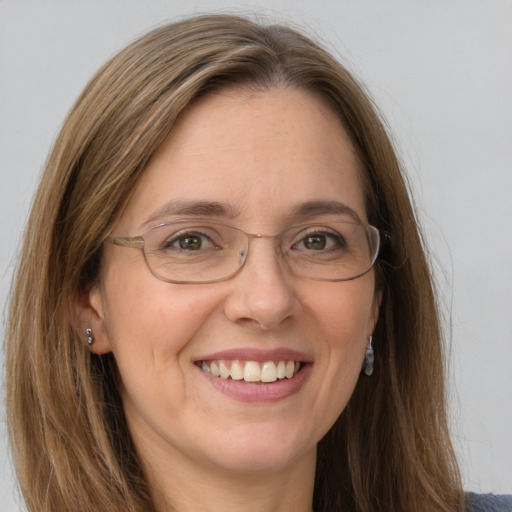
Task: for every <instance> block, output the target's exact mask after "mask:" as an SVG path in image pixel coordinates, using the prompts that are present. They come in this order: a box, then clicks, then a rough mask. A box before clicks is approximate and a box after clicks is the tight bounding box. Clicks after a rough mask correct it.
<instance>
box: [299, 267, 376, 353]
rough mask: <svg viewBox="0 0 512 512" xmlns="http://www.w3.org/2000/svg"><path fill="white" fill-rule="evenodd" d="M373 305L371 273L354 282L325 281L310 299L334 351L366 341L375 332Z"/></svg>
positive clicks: (309, 304)
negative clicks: (373, 326)
mask: <svg viewBox="0 0 512 512" xmlns="http://www.w3.org/2000/svg"><path fill="white" fill-rule="evenodd" d="M365 277H367V278H366V279H364V278H365ZM373 305H374V284H373V278H372V276H371V275H369V276H363V277H362V278H360V279H356V280H354V281H345V282H340V283H325V285H324V286H322V287H321V288H319V289H318V292H317V293H316V294H315V295H314V297H311V298H310V299H309V300H308V301H307V307H308V309H309V311H310V312H311V313H310V314H311V317H312V318H314V319H316V323H317V325H318V327H319V329H320V330H321V332H322V333H323V335H324V337H325V341H326V342H327V343H328V344H329V346H331V347H332V349H333V350H341V349H344V348H348V346H350V345H351V344H353V343H360V342H361V341H365V340H366V338H367V336H369V334H370V333H371V331H372V324H373V311H374V306H373Z"/></svg>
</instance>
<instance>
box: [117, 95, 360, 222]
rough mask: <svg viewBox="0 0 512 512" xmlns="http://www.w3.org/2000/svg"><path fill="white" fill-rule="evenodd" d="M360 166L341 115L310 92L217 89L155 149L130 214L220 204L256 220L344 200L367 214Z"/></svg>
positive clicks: (130, 217)
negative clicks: (179, 204) (175, 205)
mask: <svg viewBox="0 0 512 512" xmlns="http://www.w3.org/2000/svg"><path fill="white" fill-rule="evenodd" d="M360 172H361V171H360V165H359V161H358V159H357V156H356V154H355V151H354V148H353V145H352V143H351V141H350V139H349V137H348V135H347V134H346V132H345V130H344V128H343V125H342V123H341V121H340V120H339V118H337V117H336V115H335V114H334V113H333V112H332V111H331V110H330V109H328V108H327V107H326V105H325V104H324V103H323V102H322V101H321V100H319V99H318V98H316V97H315V96H313V95H311V94H310V93H307V92H304V91H301V90H293V89H289V88H277V89H273V90H269V91H264V92H254V91H249V90H243V89H238V90H229V91H223V92H220V93H215V94H213V93H212V94H209V95H207V96H205V97H203V98H201V99H199V100H198V101H196V102H195V103H194V104H192V105H191V106H190V107H189V108H188V109H187V111H185V112H184V113H183V114H182V116H181V117H180V119H179V120H178V122H177V123H176V125H175V126H174V128H173V130H172V132H171V133H170V135H169V136H168V137H167V139H166V140H165V141H164V143H163V144H162V145H161V147H160V148H159V149H158V150H157V152H156V153H155V154H154V155H153V157H152V158H151V160H150V162H149V164H148V165H147V168H146V170H145V171H144V173H143V175H142V178H141V180H140V182H139V184H138V186H137V188H136V191H135V194H134V196H133V198H132V200H131V202H130V203H129V205H128V208H127V211H126V212H125V216H124V219H123V220H124V221H125V222H126V223H127V224H129V227H134V226H137V227H140V226H142V225H143V223H144V222H146V221H147V219H148V218H150V217H151V216H152V214H153V213H154V212H155V211H156V210H158V208H161V206H162V205H164V204H165V203H167V202H169V201H187V202H190V201H201V202H218V203H222V204H225V205H227V206H228V208H227V210H229V215H231V216H240V217H241V218H242V219H243V218H244V216H245V217H247V219H249V220H250V221H254V222H258V221H262V220H264V219H263V218H264V217H265V221H270V220H271V218H272V219H277V218H282V217H283V216H286V215H287V213H288V212H290V211H297V208H298V207H299V206H300V204H301V203H306V202H311V201H338V202H342V203H346V204H347V205H348V206H349V207H351V208H353V209H354V210H355V211H356V212H357V213H358V215H360V216H361V218H365V212H364V197H363V191H362V187H361V183H360V181H361V180H360ZM161 220H167V219H161ZM141 223H142V224H141Z"/></svg>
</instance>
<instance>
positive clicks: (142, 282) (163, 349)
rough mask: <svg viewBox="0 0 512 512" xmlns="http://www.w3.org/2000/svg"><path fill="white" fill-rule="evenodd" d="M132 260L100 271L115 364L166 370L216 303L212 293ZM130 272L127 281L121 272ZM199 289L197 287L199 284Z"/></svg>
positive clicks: (201, 325)
mask: <svg viewBox="0 0 512 512" xmlns="http://www.w3.org/2000/svg"><path fill="white" fill-rule="evenodd" d="M138 267H140V265H139V266H135V268H134V265H133V262H131V267H130V272H129V274H127V273H126V272H127V269H123V265H122V264H117V265H116V266H111V267H110V268H109V269H108V270H107V271H106V273H105V276H104V277H105V281H104V283H105V284H104V287H103V288H104V306H105V326H106V331H107V335H108V338H109V342H110V346H111V349H112V352H113V354H114V357H115V359H116V361H117V363H118V366H119V367H120V371H122V370H123V368H125V367H126V368H127V370H128V371H131V370H133V366H136V367H137V368H138V371H140V370H141V369H143V368H144V367H146V366H152V367H153V368H152V370H153V371H155V370H156V371H158V370H164V369H167V370H168V369H169V368H168V367H169V366H170V365H172V364H176V363H177V362H178V358H179V355H180V353H181V352H182V351H183V350H184V349H185V348H186V347H187V343H188V342H189V341H190V340H191V339H192V338H193V337H194V335H195V334H196V333H197V331H198V330H200V329H201V328H202V327H203V325H204V323H205V322H206V321H207V319H208V317H209V316H210V315H211V313H212V311H213V310H214V309H215V307H216V303H215V300H214V297H212V294H211V293H210V294H209V293H208V292H207V291H203V292H201V290H196V289H186V288H184V287H178V286H175V285H172V284H169V283H164V282H162V281H159V280H158V279H156V278H155V277H153V276H152V275H149V276H148V272H147V270H146V269H145V268H138ZM127 275H129V279H127V278H126V276H127ZM198 288H199V287H198Z"/></svg>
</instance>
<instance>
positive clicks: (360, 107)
mask: <svg viewBox="0 0 512 512" xmlns="http://www.w3.org/2000/svg"><path fill="white" fill-rule="evenodd" d="M278 86H279V87H280V86H284V87H291V88H298V89H301V90H305V91H309V92H311V93H312V94H314V95H315V96H317V97H319V98H321V99H322V100H323V101H324V102H325V104H326V105H328V106H329V108H330V109H331V110H333V111H334V112H335V113H336V114H337V115H338V117H339V118H340V120H341V122H342V123H343V126H344V127H345V129H346V131H347V133H348V135H349V136H350V138H351V140H352V143H353V145H354V148H355V150H356V151H357V154H358V157H359V159H360V162H361V168H362V171H361V176H362V179H363V186H364V190H365V193H366V200H367V213H368V218H369V219H370V222H371V223H372V224H374V225H375V226H376V227H378V228H379V229H380V230H381V231H388V232H390V233H391V236H392V247H391V248H390V249H388V250H387V251H386V253H385V255H384V256H383V258H382V259H381V260H380V261H379V263H378V264H377V267H376V272H377V281H378V286H379V288H380V291H381V293H382V297H383V298H382V305H381V314H380V318H379V321H378V324H377V328H376V331H375V336H374V344H375V349H376V369H375V372H374V375H373V377H372V378H371V379H365V378H361V379H359V382H358V384H357V386H356V389H355V391H354V394H353V396H352V398H351V400H350V402H349V404H348V405H347V407H346V409H345V411H344V412H343V413H342V414H341V416H340V418H339V419H338V420H337V422H336V423H335V424H334V426H333V427H332V429H331V430H330V431H329V433H328V434H327V435H326V437H325V438H324V439H323V440H322V441H321V442H320V444H319V449H318V461H317V474H316V482H315V495H314V509H315V511H317V512H319V511H326V512H327V511H329V512H332V511H333V510H358V511H372V510H408V511H426V510H439V511H455V510H460V509H461V507H462V501H463V498H462V492H461V487H460V479H459V474H458V469H457V465H456V462H455V458H454V454H453V450H452V446H451V444H450V440H449V436H448V428H447V421H446V412H445V396H444V368H443V357H442V337H441V332H440V327H439V318H438V311H437V306H436V300H435V295H434V290H433V285H432V278H431V275H430V269H429V266H428V263H427V260H426V258H425V251H424V244H423V241H422V238H421V235H420V232H419V228H418V225H417V222H416V219H415V214H414V210H413V207H412V205H411V201H410V199H409V193H408V189H407V186H406V182H405V178H404V176H403V174H402V172H401V170H400V166H399V163H398V160H397V157H396V155H395V152H394V150H393V147H392V144H391V142H390V140H389V137H388V135H387V132H386V129H385V126H384V124H383V122H382V120H381V119H380V117H379V115H378V114H377V112H376V109H375V106H374V105H373V103H372V101H371V99H370V98H369V97H368V95H367V94H366V93H365V92H364V89H363V88H362V86H361V85H360V84H359V83H358V82H357V81H356V80H355V79H354V78H353V77H352V75H351V74H350V73H349V72H348V71H347V70H346V69H345V68H343V67H342V66H341V65H340V64H339V63H338V62H337V61H336V60H335V59H334V58H333V57H331V56H330V55H329V54H328V53H327V52H326V51H325V50H324V49H322V48H321V47H320V46H318V45H317V44H316V43H314V42H312V41H311V40H310V39H308V38H306V37H305V36H303V35H301V34H299V33H298V32H296V31H294V30H292V29H290V28H287V27H283V26H263V25H260V24H255V23H253V22H251V21H249V20H247V19H244V18H241V17H235V16H224V15H211V16H201V17H195V18H191V19H188V20H185V21H181V22H178V23H175V24H171V25H166V26H163V27H161V28H158V29H156V30H154V31H152V32H150V33H149V34H147V35H145V36H144V37H142V38H140V39H139V40H138V41H136V42H134V43H133V44H131V45H130V46H128V47H127V48H126V49H125V50H123V51H121V52H120V53H119V54H118V55H116V56H115V57H114V58H113V59H111V60H110V61H109V62H108V63H107V64H105V65H104V66H103V67H102V68H101V69H100V70H99V71H98V73H97V74H96V75H95V76H94V77H93V79H92V80H91V81H90V83H89V84H88V85H87V87H86V88H85V90H84V91H83V93H82V94H81V96H80V97H79V98H78V100H77V102H76V104H75V106H74V107H73V109H72V110H71V112H70V113H69V115H68V117H67V120H66V121H65V123H64V125H63V128H62V131H61V133H60V135H59V137H58V138H57V140H56V142H55V145H54V148H53V151H52V152H51V154H50V156H49V158H48V161H47V163H46V168H45V172H44V175H43V177H42V180H41V183H40V185H39V188H38V191H37V194H36V197H35V201H34V205H33V208H32V212H31V215H30V219H29V222H28V226H27V229H26V232H25V237H24V243H23V248H22V252H21V259H20V261H19V265H18V269H17V274H16V277H15V281H14V286H13V290H12V294H11V301H10V309H9V320H8V330H7V365H6V367H7V409H8V424H9V435H10V439H11V446H12V452H13V458H14V461H15V464H16V470H17V474H18V478H19V481H20V484H21V489H22V491H23V494H24V497H25V500H26V504H27V507H28V509H29V510H30V511H37V512H42V511H45V512H46V511H48V512H49V511H55V510H69V511H72V510H76V511H83V510H95V511H111V510H123V511H130V512H141V511H146V512H149V511H153V510H154V506H153V504H152V500H151V489H150V487H149V484H148V483H147V482H146V480H145V477H144V474H143V471H142V469H141V465H140V463H139V460H138V456H137V454H136V451H135V448H134V446H133V442H132V441H131V438H130V435H129V432H128V430H127V426H126V421H125V418H124V413H123V409H122V405H121V401H120V397H119V393H118V390H117V387H116V383H115V378H114V369H115V362H114V360H113V356H112V355H110V354H109V355H104V356H98V355H92V354H91V353H90V352H89V350H88V349H87V347H86V345H85V343H84V341H83V339H81V336H80V333H77V329H76V325H75V324H76V322H74V320H73V314H72V311H71V310H72V305H73V304H74V303H75V302H76V301H77V300H80V296H81V295H82V296H83V294H85V293H86V292H87V291H88V289H89V288H90V287H91V286H92V284H93V283H95V281H96V280H97V278H98V271H99V268H100V263H101V250H102V244H103V241H104V240H105V239H106V238H107V237H108V236H109V234H110V232H111V231H112V229H113V227H114V226H115V224H116V222H117V221H118V219H119V217H120V216H121V214H122V212H123V210H124V208H125V206H126V204H127V203H128V201H129V200H130V197H131V195H132V194H133V191H134V189H135V186H136V184H137V182H138V179H139V177H140V176H141V174H142V173H143V172H144V169H145V166H146V164H147V162H148V161H149V159H150V158H151V156H152V155H153V153H154V152H155V151H156V150H157V148H158V147H159V146H160V145H161V143H162V142H163V140H164V139H165V138H166V136H167V135H168V134H169V132H170V131H171V130H172V127H173V125H174V123H175V122H176V119H177V118H178V117H179V115H180V114H181V113H182V112H183V111H184V110H185V109H186V108H187V106H189V105H190V104H191V103H192V102H193V101H194V100H196V99H197V98H199V97H200V96H202V95H205V94H207V93H209V92H213V91H219V90H223V89H226V88H233V87H254V88H256V89H257V90H269V89H271V88H274V87H278ZM34 255H37V258H35V257H34Z"/></svg>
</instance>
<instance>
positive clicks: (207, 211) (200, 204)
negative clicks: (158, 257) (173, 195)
mask: <svg viewBox="0 0 512 512" xmlns="http://www.w3.org/2000/svg"><path fill="white" fill-rule="evenodd" d="M172 215H185V216H187V217H236V216H237V215H238V212H237V211H235V210H234V209H233V208H232V207H231V206H229V205H227V204H223V203H218V202H215V201H187V200H184V199H172V200H171V201H167V202H166V203H164V204H163V205H162V206H160V207H159V208H158V209H156V210H155V211H154V212H153V213H152V214H151V215H150V216H149V217H148V218H147V219H146V220H145V221H144V222H143V223H142V224H141V226H140V227H141V228H142V229H144V228H148V227H150V226H151V225H153V224H154V223H155V222H158V221H161V220H162V219H165V218H166V217H170V216H172Z"/></svg>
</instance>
